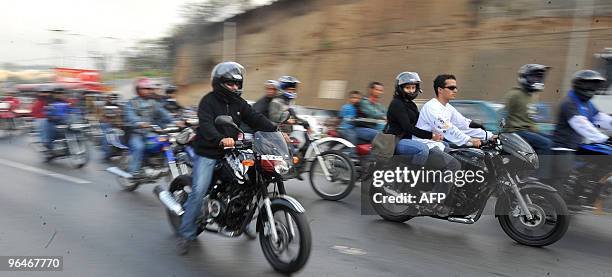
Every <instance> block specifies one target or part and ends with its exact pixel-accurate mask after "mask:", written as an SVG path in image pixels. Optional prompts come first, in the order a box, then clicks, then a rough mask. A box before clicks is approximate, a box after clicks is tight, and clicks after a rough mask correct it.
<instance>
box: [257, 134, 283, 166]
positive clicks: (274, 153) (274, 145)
mask: <svg viewBox="0 0 612 277" xmlns="http://www.w3.org/2000/svg"><path fill="white" fill-rule="evenodd" d="M253 151H255V152H256V153H259V154H260V155H262V156H263V155H266V156H270V157H273V158H274V159H282V160H284V161H286V162H288V164H291V160H292V158H291V155H289V148H288V147H287V142H285V138H283V135H282V134H281V133H280V132H256V133H255V135H254V136H253ZM271 159H272V158H271Z"/></svg>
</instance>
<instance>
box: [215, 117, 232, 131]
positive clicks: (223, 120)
mask: <svg viewBox="0 0 612 277" xmlns="http://www.w3.org/2000/svg"><path fill="white" fill-rule="evenodd" d="M215 125H225V126H232V127H235V128H238V126H236V123H234V120H233V119H232V117H231V116H229V115H220V116H217V117H216V118H215Z"/></svg>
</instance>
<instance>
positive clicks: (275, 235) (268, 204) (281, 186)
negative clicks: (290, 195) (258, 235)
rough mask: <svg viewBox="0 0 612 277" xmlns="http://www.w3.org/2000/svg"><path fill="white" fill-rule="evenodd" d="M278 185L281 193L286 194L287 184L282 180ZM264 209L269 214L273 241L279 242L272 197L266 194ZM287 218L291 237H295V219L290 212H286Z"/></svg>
mask: <svg viewBox="0 0 612 277" xmlns="http://www.w3.org/2000/svg"><path fill="white" fill-rule="evenodd" d="M277 185H278V191H279V193H280V194H283V195H284V194H286V191H285V185H284V184H283V183H282V182H280V183H278V184H277ZM263 205H264V209H265V210H266V215H267V216H268V226H270V230H268V231H269V232H270V234H272V241H273V242H275V243H276V242H278V233H277V232H276V222H275V221H274V214H273V213H272V202H271V201H270V197H268V196H266V197H265V198H264V200H263ZM285 220H286V222H287V225H289V232H290V234H291V238H293V237H295V229H294V228H293V219H292V218H291V216H290V215H289V214H288V213H285Z"/></svg>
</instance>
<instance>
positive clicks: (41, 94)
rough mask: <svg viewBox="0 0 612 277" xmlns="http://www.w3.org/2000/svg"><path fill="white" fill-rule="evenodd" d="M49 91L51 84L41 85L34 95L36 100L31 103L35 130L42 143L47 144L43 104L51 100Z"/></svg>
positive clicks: (45, 117)
mask: <svg viewBox="0 0 612 277" xmlns="http://www.w3.org/2000/svg"><path fill="white" fill-rule="evenodd" d="M51 91H53V87H52V86H51V85H43V86H41V87H40V88H39V89H38V93H37V95H36V101H34V104H33V105H32V117H34V119H35V121H36V131H37V132H38V135H39V137H40V142H41V143H42V145H45V146H46V145H47V144H48V143H49V142H48V141H49V135H48V134H47V115H46V114H45V106H47V103H49V101H50V100H51Z"/></svg>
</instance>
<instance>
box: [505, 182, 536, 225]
mask: <svg viewBox="0 0 612 277" xmlns="http://www.w3.org/2000/svg"><path fill="white" fill-rule="evenodd" d="M506 176H507V177H508V180H510V183H511V185H510V188H511V189H512V192H514V196H515V197H516V199H517V200H518V202H519V206H520V207H521V210H522V212H523V214H524V215H525V216H526V217H527V219H528V220H531V219H533V215H532V214H531V212H530V211H529V207H527V203H529V204H531V199H530V198H529V195H525V198H523V195H521V190H520V189H519V187H518V184H517V183H516V181H515V180H514V178H512V176H510V173H509V172H506ZM525 200H527V201H525Z"/></svg>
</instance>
